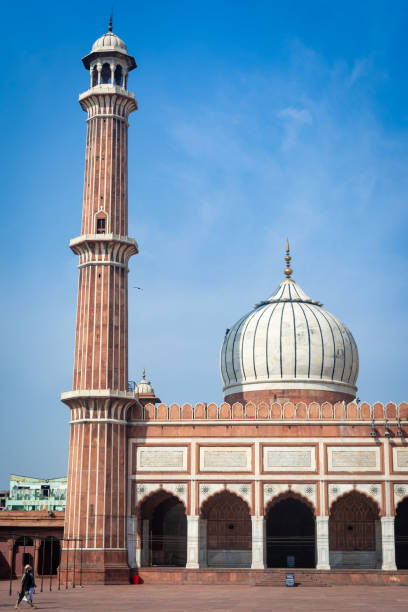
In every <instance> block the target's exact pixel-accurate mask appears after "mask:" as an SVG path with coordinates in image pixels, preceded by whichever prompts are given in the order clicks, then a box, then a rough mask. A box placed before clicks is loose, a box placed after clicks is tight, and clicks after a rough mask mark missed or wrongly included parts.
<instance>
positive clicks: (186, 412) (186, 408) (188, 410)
mask: <svg viewBox="0 0 408 612" xmlns="http://www.w3.org/2000/svg"><path fill="white" fill-rule="evenodd" d="M181 418H182V419H192V418H193V407H192V405H191V404H183V407H182V409H181Z"/></svg>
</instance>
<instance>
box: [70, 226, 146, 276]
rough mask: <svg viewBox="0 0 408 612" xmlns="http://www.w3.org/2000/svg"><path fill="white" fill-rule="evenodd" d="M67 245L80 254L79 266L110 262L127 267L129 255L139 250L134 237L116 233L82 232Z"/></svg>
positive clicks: (107, 263)
mask: <svg viewBox="0 0 408 612" xmlns="http://www.w3.org/2000/svg"><path fill="white" fill-rule="evenodd" d="M69 246H70V248H71V250H72V251H73V252H74V253H75V254H76V255H79V256H80V263H79V266H80V267H82V266H84V265H96V264H101V265H109V264H112V265H119V266H121V267H124V268H127V263H128V261H129V259H130V257H132V255H136V254H137V253H138V252H139V248H138V244H137V242H136V240H135V239H134V238H129V237H128V236H119V235H118V234H82V235H81V236H78V237H77V238H73V239H72V240H70V243H69Z"/></svg>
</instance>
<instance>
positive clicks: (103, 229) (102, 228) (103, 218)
mask: <svg viewBox="0 0 408 612" xmlns="http://www.w3.org/2000/svg"><path fill="white" fill-rule="evenodd" d="M107 232H108V217H107V214H106V212H104V211H103V210H100V211H99V212H98V213H96V215H95V234H106V233H107Z"/></svg>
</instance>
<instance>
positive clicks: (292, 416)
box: [131, 402, 408, 423]
mask: <svg viewBox="0 0 408 612" xmlns="http://www.w3.org/2000/svg"><path fill="white" fill-rule="evenodd" d="M131 420H132V421H183V422H186V421H231V420H232V421H237V420H238V421H241V420H248V421H251V420H258V421H260V420H261V421H282V420H284V421H291V422H293V421H336V422H340V423H342V422H350V421H353V422H356V421H357V422H360V421H365V422H369V423H372V422H373V421H374V423H377V422H386V421H390V422H392V421H394V422H398V421H403V422H407V421H408V402H401V403H400V404H394V403H392V402H389V403H388V404H381V403H380V402H376V403H375V404H372V405H370V404H367V403H366V402H362V403H360V404H357V403H356V402H351V403H349V404H346V403H345V402H338V403H336V404H330V403H328V402H325V403H323V404H317V403H315V402H312V403H310V404H305V403H303V402H300V403H298V404H293V403H291V402H286V403H285V404H279V403H277V402H271V403H267V402H260V403H259V404H254V403H253V402H248V403H247V404H245V405H244V404H241V403H239V402H237V403H235V404H232V405H230V404H227V403H226V402H224V403H222V404H220V405H218V404H212V403H211V404H205V403H198V404H196V405H195V406H193V405H192V404H183V405H180V404H170V405H167V404H157V405H156V406H155V405H154V404H146V405H145V406H144V407H142V406H140V405H138V406H135V407H134V409H133V414H132V416H131Z"/></svg>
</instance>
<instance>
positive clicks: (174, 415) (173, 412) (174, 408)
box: [170, 404, 180, 421]
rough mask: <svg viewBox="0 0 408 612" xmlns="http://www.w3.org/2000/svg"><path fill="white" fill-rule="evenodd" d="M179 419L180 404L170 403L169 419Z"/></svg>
mask: <svg viewBox="0 0 408 612" xmlns="http://www.w3.org/2000/svg"><path fill="white" fill-rule="evenodd" d="M179 419H180V406H179V405H178V404H172V405H171V406H170V421H178V420H179Z"/></svg>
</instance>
